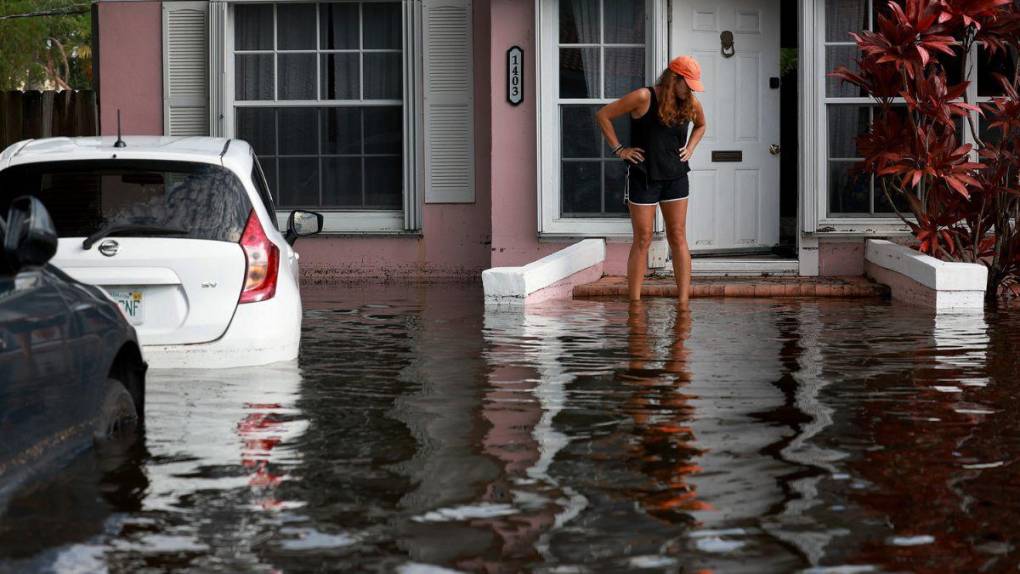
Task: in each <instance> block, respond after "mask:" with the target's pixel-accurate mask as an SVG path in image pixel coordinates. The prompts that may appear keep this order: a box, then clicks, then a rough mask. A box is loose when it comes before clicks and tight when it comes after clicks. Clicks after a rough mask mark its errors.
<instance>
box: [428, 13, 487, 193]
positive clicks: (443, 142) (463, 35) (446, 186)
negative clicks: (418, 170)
mask: <svg viewBox="0 0 1020 574" xmlns="http://www.w3.org/2000/svg"><path fill="white" fill-rule="evenodd" d="M471 42H472V39H471V1H470V0H423V2H422V44H423V50H422V51H423V56H422V61H423V70H422V72H423V76H424V80H425V81H424V96H423V100H424V110H423V111H424V113H425V122H424V134H423V135H424V139H425V202H426V203H473V202H474V201H475V153H474V150H475V142H474V136H475V129H474V80H473V68H474V62H473V57H472V52H473V50H472V48H473V46H472V43H471Z"/></svg>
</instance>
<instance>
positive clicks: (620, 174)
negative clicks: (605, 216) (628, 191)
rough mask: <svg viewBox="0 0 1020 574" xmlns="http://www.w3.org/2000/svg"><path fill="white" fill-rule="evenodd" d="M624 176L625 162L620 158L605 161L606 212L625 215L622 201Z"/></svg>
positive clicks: (625, 174) (625, 172)
mask: <svg viewBox="0 0 1020 574" xmlns="http://www.w3.org/2000/svg"><path fill="white" fill-rule="evenodd" d="M626 177H627V164H625V163H624V162H623V161H622V160H618V159H613V160H609V161H607V162H606V163H605V178H606V183H605V186H606V213H615V214H619V215H621V216H626V215H627V205H626V204H624V203H623V188H624V187H625V185H626Z"/></svg>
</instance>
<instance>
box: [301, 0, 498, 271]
mask: <svg viewBox="0 0 1020 574" xmlns="http://www.w3.org/2000/svg"><path fill="white" fill-rule="evenodd" d="M472 4H473V8H474V15H473V18H474V29H473V34H474V35H473V40H474V44H475V54H485V53H487V52H488V46H489V42H490V35H489V30H490V29H491V20H490V15H489V3H488V2H487V1H484V0H476V1H475V2H473V3H472ZM491 67H492V66H491V64H490V62H489V61H488V60H487V59H486V58H484V57H476V58H475V78H476V81H475V114H474V116H475V117H474V119H475V158H476V164H475V202H474V203H471V204H427V205H425V207H424V212H423V217H422V234H421V235H420V236H407V237H350V236H346V237H328V236H325V237H315V238H309V239H302V240H301V241H300V242H298V244H297V246H296V247H297V249H298V251H299V252H300V253H301V269H302V275H303V276H304V279H305V280H306V282H311V283H318V282H322V283H329V282H335V281H343V280H348V279H361V278H373V279H380V278H382V279H416V280H430V279H449V278H453V279H464V278H471V279H478V278H479V277H480V276H481V272H482V271H483V270H485V269H487V268H488V267H490V256H489V245H490V237H491V219H490V207H491V201H490V198H491V187H492V186H491V184H490V182H491V178H492V175H493V174H492V172H491V169H490V163H491V159H490V158H491V155H492V154H491V150H492V136H491V129H490V126H491V107H490V102H489V93H490V91H491V88H490V83H489V72H490V68H491Z"/></svg>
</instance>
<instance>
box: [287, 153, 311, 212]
mask: <svg viewBox="0 0 1020 574" xmlns="http://www.w3.org/2000/svg"><path fill="white" fill-rule="evenodd" d="M318 205H319V160H318V159H316V158H285V157H281V158H280V207H317V206H318Z"/></svg>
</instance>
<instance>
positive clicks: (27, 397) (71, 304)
mask: <svg viewBox="0 0 1020 574" xmlns="http://www.w3.org/2000/svg"><path fill="white" fill-rule="evenodd" d="M0 244H2V246H3V250H2V253H0V437H2V440H0V505H2V504H3V501H4V500H5V499H7V498H8V496H9V495H10V494H11V492H12V491H13V490H14V489H16V488H17V487H18V486H19V485H22V484H24V483H25V482H26V481H27V480H28V479H30V478H31V477H32V475H33V474H34V473H35V472H37V471H38V470H41V469H44V468H47V467H48V466H50V465H52V464H54V463H60V462H62V461H65V460H69V459H70V458H71V457H72V456H73V455H74V454H76V453H77V452H78V451H80V450H82V449H84V448H87V447H88V446H90V445H91V444H92V443H93V441H95V440H106V439H108V438H111V437H114V438H116V437H123V436H124V435H128V434H133V433H136V432H138V431H139V430H140V424H141V422H142V417H143V415H144V404H145V371H146V364H145V362H144V360H143V359H142V355H141V352H140V350H139V349H140V347H139V345H138V338H137V336H136V335H135V330H134V328H133V327H132V326H131V325H130V324H128V322H127V320H126V319H125V318H124V315H123V313H122V312H121V311H120V309H119V307H117V305H116V304H115V303H114V302H113V301H112V300H110V299H109V298H108V297H107V296H106V295H105V294H104V293H103V291H101V290H100V289H99V288H97V287H93V286H90V285H85V284H83V283H79V282H78V281H75V280H74V279H72V278H70V277H69V276H67V275H66V274H64V273H62V272H61V271H60V270H59V269H57V268H55V267H53V266H51V265H47V264H46V262H47V261H49V259H50V258H51V257H52V256H53V254H54V253H55V252H56V249H57V234H56V231H55V230H54V228H53V224H52V222H51V220H50V217H49V214H48V213H47V212H46V209H45V208H44V207H43V205H42V204H41V203H40V202H39V201H38V200H36V199H34V198H31V197H22V198H19V199H16V200H15V201H14V202H13V203H12V205H11V208H10V212H9V214H8V216H7V219H6V222H5V221H4V218H3V217H2V215H0Z"/></svg>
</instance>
